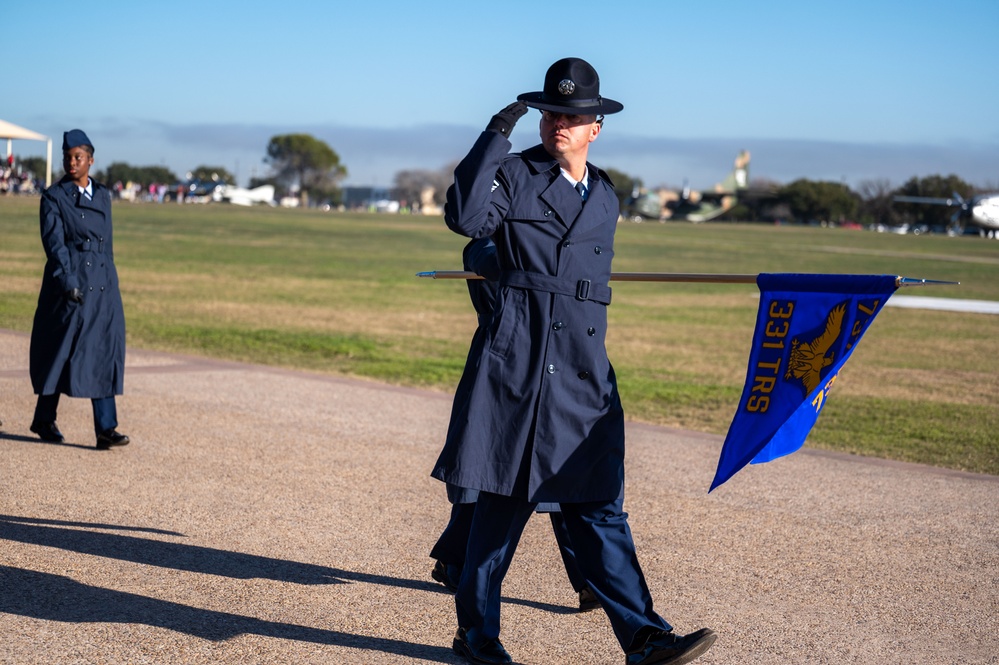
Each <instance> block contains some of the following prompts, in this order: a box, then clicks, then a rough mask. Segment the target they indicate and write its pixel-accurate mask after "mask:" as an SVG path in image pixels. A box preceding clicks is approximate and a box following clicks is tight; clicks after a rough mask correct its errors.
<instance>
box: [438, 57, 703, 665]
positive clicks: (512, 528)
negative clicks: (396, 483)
mask: <svg viewBox="0 0 999 665" xmlns="http://www.w3.org/2000/svg"><path fill="white" fill-rule="evenodd" d="M528 107H533V108H536V109H539V110H540V111H541V123H540V129H541V144H540V145H537V146H535V147H533V148H530V149H529V150H526V151H524V152H523V153H515V154H510V147H511V144H510V141H509V139H508V137H509V135H510V132H511V131H512V130H513V127H514V125H515V123H516V122H517V120H518V119H519V118H520V117H521V116H523V115H524V114H525V113H526V112H527V108H528ZM623 108H624V107H623V106H622V105H621V104H620V103H619V102H616V101H614V100H611V99H607V98H604V97H601V96H600V79H599V77H598V76H597V72H596V71H595V70H594V69H593V67H591V66H590V65H589V63H587V62H586V61H584V60H581V59H579V58H565V59H563V60H559V61H558V62H556V63H555V64H553V65H552V66H551V67H550V68H549V69H548V72H547V74H546V75H545V83H544V90H542V91H539V92H530V93H525V94H522V95H520V96H519V97H518V101H517V102H516V103H514V104H511V105H510V106H508V107H506V108H505V109H503V110H502V111H500V112H499V113H498V114H496V115H495V116H493V118H492V120H491V121H490V122H489V125H488V126H487V127H486V131H484V132H482V134H481V135H480V136H479V138H478V140H477V141H476V142H475V145H473V146H472V149H471V151H470V152H469V153H468V155H467V156H466V157H465V158H464V159H463V160H462V161H461V163H460V164H459V165H458V167H457V168H456V169H455V173H454V184H453V185H452V186H451V187H450V189H449V190H448V193H447V204H446V207H445V214H444V219H445V221H446V223H447V225H448V227H449V228H451V229H452V230H453V231H455V232H457V233H460V234H462V235H465V236H468V237H470V238H482V237H486V236H490V237H492V239H493V241H494V242H495V244H496V248H497V258H498V262H499V267H500V270H501V277H500V288H499V292H498V294H497V302H496V310H495V314H494V316H493V318H492V320H491V322H490V323H489V325H488V328H487V329H486V331H485V340H484V343H483V344H482V346H481V349H482V350H481V353H480V357H479V358H478V362H469V363H468V365H467V367H466V372H467V373H468V376H467V377H466V378H464V379H463V380H462V390H461V392H460V393H459V394H458V395H456V396H455V401H454V404H455V406H454V413H453V414H452V418H451V423H450V426H449V428H448V435H447V440H446V442H445V445H444V450H443V451H442V452H441V455H440V458H439V459H438V461H437V464H436V466H435V467H434V470H433V476H434V477H436V478H438V479H440V480H443V481H445V482H448V483H453V484H455V485H458V486H460V487H467V488H470V489H477V490H479V499H478V504H477V506H476V509H475V515H474V517H473V521H472V526H471V532H470V536H469V544H468V550H467V552H466V560H465V566H464V569H463V571H462V575H461V579H460V581H459V583H458V590H457V593H456V594H455V605H456V610H457V618H458V631H457V633H456V634H455V637H454V644H453V646H454V649H455V651H456V652H457V653H458V654H460V655H462V656H463V657H464V658H465V659H466V660H468V661H469V662H472V663H484V664H492V663H510V662H512V660H511V658H510V656H509V654H508V653H507V652H506V650H505V649H504V648H503V645H502V644H501V643H500V640H499V632H500V588H501V585H502V582H503V578H504V576H505V575H506V572H507V569H508V568H509V566H510V561H511V559H512V558H513V554H514V551H515V549H516V547H517V542H518V541H519V539H520V536H521V534H522V533H523V530H524V527H525V525H526V524H527V520H528V519H529V518H530V516H531V513H532V512H533V510H534V507H535V506H536V504H537V503H538V502H557V503H559V504H560V505H561V506H562V513H563V516H564V519H565V523H566V527H567V529H568V531H569V536H570V538H571V541H572V543H573V546H574V548H575V549H576V556H577V560H578V563H579V568H580V571H581V572H582V574H583V576H584V577H585V578H586V582H587V584H588V585H589V586H590V588H591V589H592V590H593V592H594V594H595V595H596V597H597V599H598V600H599V601H600V605H601V606H602V607H603V609H604V611H605V612H606V613H607V616H608V617H609V619H610V622H611V625H612V626H613V629H614V633H615V636H616V637H617V639H618V641H619V642H620V644H621V647H622V649H623V650H624V651H625V654H626V659H625V662H626V664H627V665H651V664H652V663H674V664H677V663H687V662H690V661H691V660H694V659H695V658H697V657H698V656H700V655H701V654H703V653H704V652H705V651H707V650H708V648H710V646H711V644H712V643H713V642H714V641H715V637H716V636H715V633H714V632H712V631H711V630H709V629H706V628H705V629H701V630H698V631H696V632H694V633H691V634H689V635H677V634H676V633H674V632H673V629H672V626H670V624H669V623H667V622H666V621H665V620H664V619H663V618H662V617H660V616H659V615H658V614H657V613H656V612H655V611H654V610H653V607H652V598H651V596H650V594H649V590H648V586H647V585H646V582H645V578H644V575H643V574H642V571H641V568H640V567H639V565H638V559H637V556H636V554H635V546H634V542H633V541H632V537H631V531H630V529H629V527H628V522H627V515H626V514H625V513H624V510H623V501H624V412H623V410H622V408H621V402H620V398H619V397H618V391H617V381H616V379H615V377H614V370H613V368H612V367H611V365H610V361H609V360H608V358H607V352H606V349H605V347H604V337H605V334H606V331H607V305H608V304H610V300H611V290H610V288H609V287H608V286H607V283H608V281H609V279H610V274H611V259H612V257H613V255H614V232H615V230H616V228H617V219H618V202H617V198H616V196H615V195H614V188H613V185H612V183H611V182H610V180H609V179H608V177H607V174H606V173H604V172H603V171H601V170H600V169H598V168H596V167H595V166H593V165H592V164H590V163H588V162H587V155H588V152H589V147H590V144H591V143H593V141H595V140H596V139H597V137H598V136H599V135H600V132H601V129H602V127H603V119H604V116H605V115H608V114H611V113H617V112H619V111H621V110H622V109H623Z"/></svg>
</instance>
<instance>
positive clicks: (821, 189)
mask: <svg viewBox="0 0 999 665" xmlns="http://www.w3.org/2000/svg"><path fill="white" fill-rule="evenodd" d="M980 193H983V192H982V191H980V190H978V189H977V188H976V187H975V186H973V185H971V184H970V183H968V182H965V181H964V180H962V179H961V178H959V177H958V176H956V175H948V176H942V175H931V176H926V177H923V178H919V177H912V178H910V179H909V180H907V181H906V182H905V183H904V184H902V186H900V187H893V186H892V184H891V182H890V181H888V180H887V179H876V180H865V181H863V182H860V183H859V184H858V186H857V189H856V190H854V189H851V188H850V187H848V186H847V185H845V184H843V183H839V182H829V181H814V180H806V179H799V180H795V181H794V182H791V183H788V184H786V185H779V184H777V183H772V182H766V181H754V182H753V183H751V185H750V188H749V190H748V191H747V192H746V193H745V194H743V195H740V197H739V205H737V206H736V207H735V208H733V209H732V210H731V211H729V213H728V214H727V215H726V219H732V220H766V221H772V220H789V221H792V220H793V221H798V222H821V223H834V224H835V223H843V222H848V221H849V222H857V223H860V224H863V225H869V224H885V225H888V226H896V225H899V224H902V223H909V224H917V225H923V224H925V225H926V226H928V227H943V226H947V225H948V224H949V223H950V222H951V218H952V216H953V215H954V213H955V209H954V208H948V207H946V206H929V205H921V204H917V203H899V202H896V201H895V200H894V198H895V197H896V196H923V197H934V198H948V197H953V196H954V195H955V194H957V195H958V196H961V197H963V198H965V199H969V198H971V197H972V196H974V195H975V194H980Z"/></svg>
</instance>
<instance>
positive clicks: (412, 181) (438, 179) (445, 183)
mask: <svg viewBox="0 0 999 665" xmlns="http://www.w3.org/2000/svg"><path fill="white" fill-rule="evenodd" d="M457 165H458V164H457V162H454V163H451V164H448V165H447V166H445V167H443V168H440V169H437V170H436V171H431V170H428V169H410V170H405V171H399V172H397V173H396V174H395V179H394V181H393V191H394V195H395V197H396V198H398V199H399V200H400V201H406V203H407V204H408V205H410V206H411V205H412V204H413V203H414V202H416V203H422V202H423V193H424V192H425V191H427V190H428V189H429V190H432V191H433V202H434V203H436V204H437V205H444V199H445V196H446V194H447V188H448V187H450V186H451V183H452V182H454V169H455V167H456V166H457Z"/></svg>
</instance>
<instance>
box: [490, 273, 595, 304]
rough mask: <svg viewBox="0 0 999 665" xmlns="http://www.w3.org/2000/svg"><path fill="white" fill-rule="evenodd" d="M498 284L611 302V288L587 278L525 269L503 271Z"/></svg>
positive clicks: (581, 298) (579, 298) (577, 298)
mask: <svg viewBox="0 0 999 665" xmlns="http://www.w3.org/2000/svg"><path fill="white" fill-rule="evenodd" d="M500 286H513V287H516V288H518V289H530V290H533V291H546V292H548V293H557V294H559V295H562V296H572V297H573V298H575V299H576V300H592V301H594V302H598V303H601V304H603V305H609V304H610V302H611V289H610V287H609V286H606V285H604V284H594V283H592V282H591V281H590V280H588V279H575V280H574V279H570V278H568V277H556V276H555V275H545V274H543V273H539V272H528V271H526V270H506V271H504V272H503V275H502V277H500Z"/></svg>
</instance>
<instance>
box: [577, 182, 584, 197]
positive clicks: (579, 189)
mask: <svg viewBox="0 0 999 665" xmlns="http://www.w3.org/2000/svg"><path fill="white" fill-rule="evenodd" d="M576 191H577V192H579V195H580V196H582V197H583V200H584V201H585V200H586V186H585V185H583V183H581V182H577V183H576Z"/></svg>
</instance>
